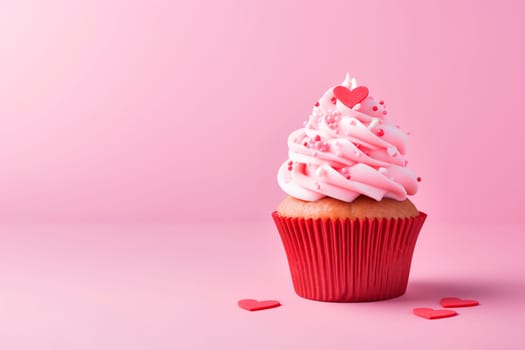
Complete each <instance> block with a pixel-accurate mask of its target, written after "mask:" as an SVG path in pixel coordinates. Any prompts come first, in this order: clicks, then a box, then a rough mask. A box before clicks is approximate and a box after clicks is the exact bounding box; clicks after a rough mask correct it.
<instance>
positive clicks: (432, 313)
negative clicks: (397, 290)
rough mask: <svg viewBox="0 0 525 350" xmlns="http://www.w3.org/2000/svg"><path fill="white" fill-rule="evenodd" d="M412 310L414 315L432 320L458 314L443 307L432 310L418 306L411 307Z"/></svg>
mask: <svg viewBox="0 0 525 350" xmlns="http://www.w3.org/2000/svg"><path fill="white" fill-rule="evenodd" d="M412 312H413V313H414V315H416V316H419V317H423V318H426V319H429V320H434V319H437V318H445V317H452V316H456V315H457V314H458V313H457V312H456V311H454V310H445V309H438V310H434V309H431V308H428V307H418V308H415V309H413V310H412Z"/></svg>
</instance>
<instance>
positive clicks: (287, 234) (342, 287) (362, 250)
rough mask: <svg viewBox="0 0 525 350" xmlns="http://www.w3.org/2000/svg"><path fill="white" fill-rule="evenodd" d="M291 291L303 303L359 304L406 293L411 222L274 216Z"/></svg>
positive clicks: (416, 225)
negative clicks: (286, 262) (292, 290)
mask: <svg viewBox="0 0 525 350" xmlns="http://www.w3.org/2000/svg"><path fill="white" fill-rule="evenodd" d="M272 216H273V219H274V221H275V224H276V225H277V229H278V231H279V234H280V236H281V240H282V242H283V246H284V249H285V251H286V256H287V258H288V264H289V266H290V272H291V275H292V282H293V285H294V289H295V292H296V293H297V294H298V295H299V296H301V297H303V298H307V299H313V300H321V301H334V302H358V301H374V300H383V299H390V298H395V297H398V296H400V295H403V294H404V293H405V290H406V288H407V283H408V276H409V273H410V264H411V262H412V255H413V252H414V247H415V245H416V240H417V237H418V235H419V231H420V230H421V227H422V226H423V223H424V222H425V219H426V217H427V215H426V214H425V213H422V212H420V213H419V215H418V216H416V217H413V218H389V219H387V218H375V219H304V218H289V217H283V216H280V215H279V214H278V213H277V212H274V213H273V214H272Z"/></svg>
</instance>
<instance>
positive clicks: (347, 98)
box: [334, 86, 368, 108]
mask: <svg viewBox="0 0 525 350" xmlns="http://www.w3.org/2000/svg"><path fill="white" fill-rule="evenodd" d="M334 95H335V97H336V98H337V99H338V100H339V101H341V102H342V103H343V104H344V105H345V106H346V107H348V108H352V107H354V106H355V105H356V104H358V103H359V102H361V101H363V100H364V99H365V98H366V97H367V96H368V88H367V87H365V86H358V87H356V88H355V89H353V90H350V89H348V88H347V87H344V86H336V87H335V88H334Z"/></svg>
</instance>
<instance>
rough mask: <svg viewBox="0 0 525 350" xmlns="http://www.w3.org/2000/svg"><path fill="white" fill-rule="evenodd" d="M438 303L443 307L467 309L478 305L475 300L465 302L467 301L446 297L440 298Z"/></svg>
mask: <svg viewBox="0 0 525 350" xmlns="http://www.w3.org/2000/svg"><path fill="white" fill-rule="evenodd" d="M439 303H440V304H441V306H443V307H468V306H476V305H479V301H477V300H473V299H470V300H467V299H461V298H457V297H446V298H442V299H441V300H440V301H439Z"/></svg>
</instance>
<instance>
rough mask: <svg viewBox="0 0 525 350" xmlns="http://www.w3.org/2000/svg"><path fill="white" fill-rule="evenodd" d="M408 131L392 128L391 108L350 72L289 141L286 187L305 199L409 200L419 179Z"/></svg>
mask: <svg viewBox="0 0 525 350" xmlns="http://www.w3.org/2000/svg"><path fill="white" fill-rule="evenodd" d="M407 138H408V136H407V133H406V132H404V131H402V130H401V129H400V128H399V127H398V126H396V125H394V124H392V122H391V121H390V120H389V118H388V117H387V110H386V105H385V104H384V102H383V101H379V102H377V101H376V100H375V99H374V98H373V97H372V96H369V95H368V88H366V87H364V86H358V85H357V81H356V80H355V79H354V78H350V76H349V75H348V74H347V76H346V78H345V80H344V82H343V83H342V84H341V85H339V86H336V87H333V88H331V89H329V90H328V91H326V92H325V94H324V95H323V96H322V97H321V98H320V99H319V101H318V102H317V103H316V104H315V106H314V108H313V110H312V114H311V115H310V117H309V119H308V121H307V122H306V123H305V127H304V128H302V129H298V130H295V131H294V132H292V133H291V134H290V136H289V137H288V147H289V159H288V160H287V161H285V162H284V163H283V164H282V165H281V167H280V168H279V172H278V175H277V179H278V183H279V185H280V187H281V188H282V189H283V190H284V191H285V192H286V193H287V194H289V195H290V196H292V197H295V198H298V199H302V200H305V201H316V200H318V199H321V198H323V197H327V196H328V197H332V198H336V199H339V200H342V201H345V202H351V201H353V200H354V199H355V198H357V197H358V196H360V195H365V196H368V197H371V198H373V199H375V200H378V201H379V200H381V199H382V198H384V197H387V198H392V199H395V200H404V199H406V198H407V195H413V194H415V193H416V192H417V187H418V184H417V182H418V178H416V176H415V175H414V173H412V171H410V169H408V168H407V167H406V165H407V160H406V156H405V155H406V149H407Z"/></svg>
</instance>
